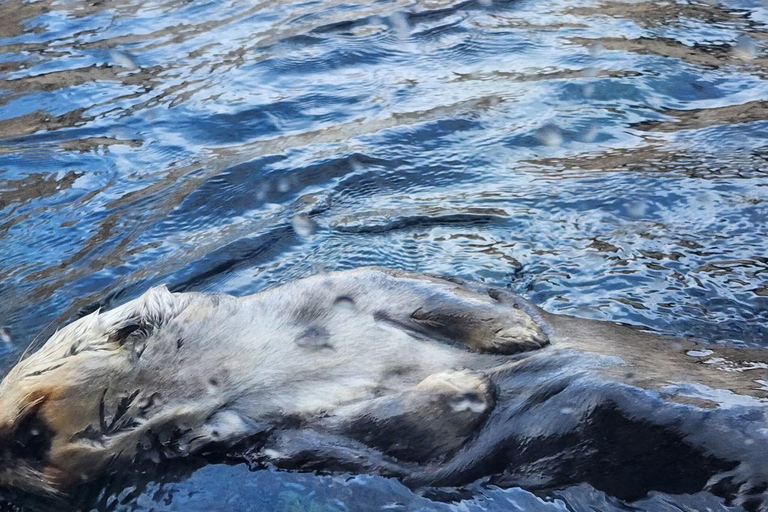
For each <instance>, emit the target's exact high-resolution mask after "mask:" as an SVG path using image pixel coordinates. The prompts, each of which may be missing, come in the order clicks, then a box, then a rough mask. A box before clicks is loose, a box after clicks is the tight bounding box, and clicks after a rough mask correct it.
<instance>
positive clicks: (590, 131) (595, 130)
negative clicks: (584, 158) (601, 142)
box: [579, 123, 600, 142]
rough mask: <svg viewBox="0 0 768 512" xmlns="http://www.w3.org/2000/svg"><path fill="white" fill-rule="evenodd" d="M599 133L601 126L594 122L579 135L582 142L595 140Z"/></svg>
mask: <svg viewBox="0 0 768 512" xmlns="http://www.w3.org/2000/svg"><path fill="white" fill-rule="evenodd" d="M599 133H600V127H599V126H598V125H597V124H595V123H592V124H590V125H589V126H588V127H587V129H586V130H584V132H583V133H582V134H581V136H580V137H579V140H581V141H582V142H594V141H595V139H596V138H597V135H598V134H599Z"/></svg>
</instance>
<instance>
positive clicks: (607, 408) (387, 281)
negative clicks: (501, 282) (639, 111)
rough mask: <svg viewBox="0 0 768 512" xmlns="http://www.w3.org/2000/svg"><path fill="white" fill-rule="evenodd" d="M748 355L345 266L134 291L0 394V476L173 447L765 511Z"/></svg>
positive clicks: (36, 479) (40, 486)
mask: <svg viewBox="0 0 768 512" xmlns="http://www.w3.org/2000/svg"><path fill="white" fill-rule="evenodd" d="M766 441H768V351H766V350H738V349H734V348H729V347H724V346H709V345H707V346H699V345H697V344H696V343H694V342H691V341H687V340H678V339H670V338H664V337H661V336H657V335H653V334H648V333H643V332H639V331H637V330H634V329H630V328H627V327H624V326H619V325H615V324H612V323H608V322H598V321H592V320H582V319H578V318H573V317H568V316H562V315H553V314H549V313H547V312H545V311H543V310H541V309H540V308H538V307H536V306H534V305H532V304H530V303H528V302H527V301H525V300H524V299H522V298H520V297H517V296H515V295H513V294H510V293H508V292H506V291H503V290H498V289H494V288H488V287H486V286H484V285H481V284H478V283H471V282H465V281H462V280H456V279H448V278H441V277H437V276H432V275H424V274H412V273H406V272H400V271H394V270H388V269H376V268H363V269H358V270H353V271H346V272H338V273H333V274H329V275H321V276H316V277H313V278H309V279H305V280H302V281H297V282H295V283H291V284H289V285H286V286H283V287H280V288H277V289H273V290H269V291H266V292H263V293H259V294H256V295H253V296H249V297H243V298H235V297H231V296H225V295H204V294H199V293H170V292H169V291H168V290H167V289H165V288H154V289H152V290H150V291H148V292H147V293H146V294H144V295H143V296H141V297H140V298H138V299H136V300H134V301H131V302H129V303H127V304H125V305H123V306H120V307H118V308H115V309H113V310H112V311H109V312H105V313H101V312H96V313H92V314H90V315H88V316H86V317H84V318H81V319H80V320H77V321H76V322H73V323H72V324H70V325H68V326H66V327H64V328H62V329H61V330H60V331H58V332H57V333H55V334H54V335H53V336H52V337H51V338H50V339H49V340H48V341H47V342H46V343H45V344H44V345H43V346H42V348H40V350H38V351H37V352H35V353H33V354H32V355H30V356H29V357H27V358H26V359H24V360H22V361H21V362H20V363H19V364H18V365H17V366H16V367H14V368H13V369H12V370H11V372H10V373H9V374H8V375H7V376H6V378H5V379H4V380H3V382H2V384H0V486H3V487H6V488H15V489H21V490H23V491H26V492H29V493H33V494H37V495H49V496H65V495H67V493H69V492H70V491H71V490H73V489H75V488H77V487H78V486H79V485H80V484H82V483H83V482H89V481H92V480H94V479H98V478H101V477H103V476H105V475H109V474H113V473H117V472H119V471H125V467H126V465H127V463H130V462H138V461H150V463H159V462H162V461H164V460H167V459H173V458H179V457H190V458H192V457H197V458H198V459H200V458H205V457H208V458H213V459H215V460H217V461H221V460H229V461H232V462H238V461H247V462H248V463H249V464H251V465H253V466H255V467H262V466H265V465H273V466H275V467H278V468H284V469H296V470H319V471H338V472H353V473H375V474H380V475H384V476H392V477H396V478H399V479H400V480H402V481H403V482H404V483H406V484H407V485H409V486H411V487H459V486H463V485H467V484H469V483H471V482H473V481H476V480H478V479H481V478H487V481H488V482H490V483H492V484H496V485H502V486H522V487H526V488H528V489H542V490H546V489H552V488H556V487H559V486H564V485H568V484H573V483H578V482H588V483H590V484H591V485H593V486H594V487H596V488H598V489H600V490H604V491H606V492H608V493H609V494H612V495H614V496H616V497H619V498H621V499H625V500H629V501H632V500H636V499H639V498H641V497H643V496H644V495H645V494H647V493H648V492H649V491H652V490H658V491H664V492H671V493H692V492H697V491H699V490H702V489H706V490H709V491H711V492H713V493H715V494H717V495H720V496H723V497H725V498H726V500H728V501H729V502H730V501H733V502H734V503H737V504H741V505H744V506H745V507H746V508H748V509H752V510H768V443H767V442H766Z"/></svg>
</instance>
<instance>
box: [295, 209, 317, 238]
mask: <svg viewBox="0 0 768 512" xmlns="http://www.w3.org/2000/svg"><path fill="white" fill-rule="evenodd" d="M291 226H293V230H294V231H295V232H296V234H297V235H299V236H301V237H307V236H312V235H314V234H315V233H316V232H317V223H316V222H315V221H314V220H312V219H311V218H309V217H308V216H307V215H302V214H299V215H294V216H293V218H292V219H291Z"/></svg>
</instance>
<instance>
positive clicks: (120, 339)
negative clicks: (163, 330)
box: [100, 285, 183, 345]
mask: <svg viewBox="0 0 768 512" xmlns="http://www.w3.org/2000/svg"><path fill="white" fill-rule="evenodd" d="M181 302H182V301H180V300H179V298H178V297H177V296H175V295H174V294H173V293H171V292H170V291H169V290H168V288H166V286H165V285H162V286H156V287H154V288H151V289H149V290H148V291H147V292H146V293H144V295H142V296H141V297H139V298H138V299H136V300H134V301H131V302H129V303H128V304H125V305H124V306H121V307H119V308H116V309H114V310H112V311H109V312H107V313H102V314H101V315H100V320H101V323H102V327H103V328H104V330H106V332H107V336H108V338H109V341H111V342H114V343H118V344H120V345H123V344H124V343H126V342H127V341H128V340H129V339H131V338H135V337H136V336H137V335H140V336H141V337H146V336H148V335H149V334H151V333H152V331H154V330H155V329H157V328H158V327H160V326H161V325H163V324H165V323H167V322H168V321H169V320H170V319H171V318H173V317H175V316H176V315H177V314H178V313H179V312H180V311H181V309H183V308H182V305H181Z"/></svg>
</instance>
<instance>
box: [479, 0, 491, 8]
mask: <svg viewBox="0 0 768 512" xmlns="http://www.w3.org/2000/svg"><path fill="white" fill-rule="evenodd" d="M477 3H479V4H480V5H482V6H483V7H491V6H492V5H493V0H477Z"/></svg>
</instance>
